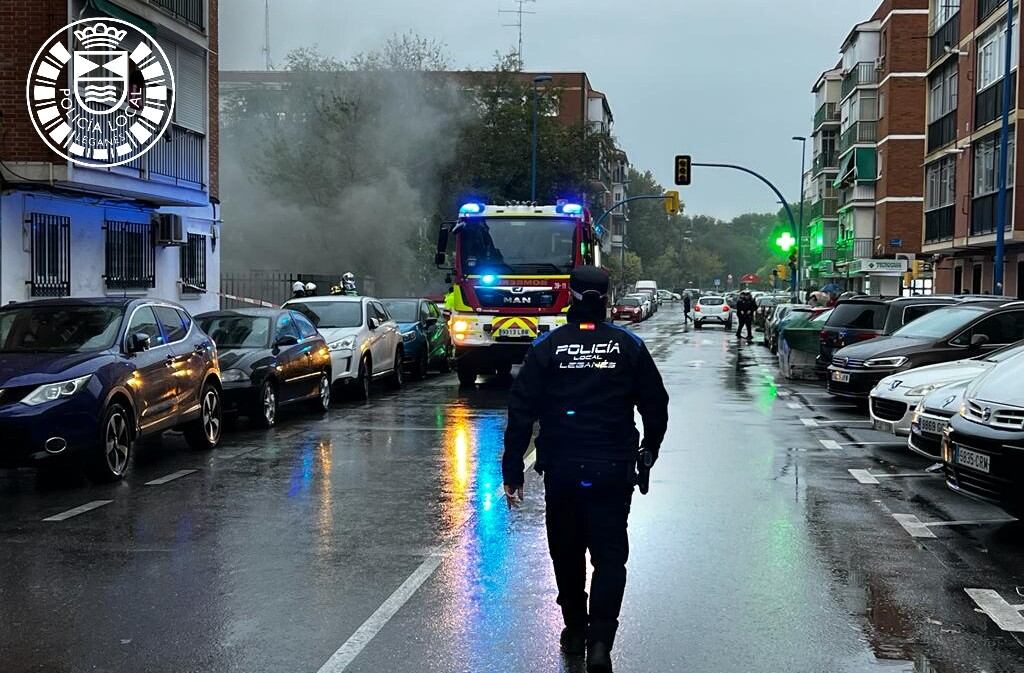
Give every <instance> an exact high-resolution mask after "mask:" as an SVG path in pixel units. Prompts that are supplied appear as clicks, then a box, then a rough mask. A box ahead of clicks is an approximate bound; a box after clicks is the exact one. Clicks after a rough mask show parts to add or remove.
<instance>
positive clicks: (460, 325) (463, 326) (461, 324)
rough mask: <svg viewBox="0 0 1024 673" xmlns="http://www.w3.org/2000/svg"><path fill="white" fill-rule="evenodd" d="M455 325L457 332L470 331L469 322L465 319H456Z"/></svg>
mask: <svg viewBox="0 0 1024 673" xmlns="http://www.w3.org/2000/svg"><path fill="white" fill-rule="evenodd" d="M454 327H455V331H456V332H468V331H469V323H468V322H466V321H465V320H456V321H455V325H454Z"/></svg>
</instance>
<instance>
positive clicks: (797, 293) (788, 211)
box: [693, 161, 802, 302]
mask: <svg viewBox="0 0 1024 673" xmlns="http://www.w3.org/2000/svg"><path fill="white" fill-rule="evenodd" d="M693 165H694V166H702V167H704V168H729V169H732V170H734V171H741V172H743V173H746V174H747V175H753V176H754V177H755V178H757V179H758V180H760V181H761V182H763V183H764V184H766V185H768V187H769V188H770V189H771V190H772V191H773V192H775V196H777V197H779V201H780V202H781V203H782V207H783V208H785V209H786V215H788V216H789V224H790V226H792V227H793V233H795V234H796V235H797V239H796V244H797V255H798V256H799V255H800V253H801V250H800V236H801V233H802V232H801V231H800V227H798V226H797V223H796V218H795V217H793V209H792V208H790V207H789V201H787V200H786V197H784V196H783V195H782V192H780V191H779V189H778V187H776V186H775V185H773V184H772V183H771V181H770V180H769V179H768V178H766V177H764V176H763V175H761V174H760V173H758V172H757V171H752V170H750V169H749V168H746V167H744V166H737V165H735V164H709V163H698V162H696V161H695V162H693ZM799 277H800V268H799V263H798V265H797V270H796V273H795V274H793V289H792V293H793V301H795V302H796V301H799V300H800V290H799V285H798V282H799V280H798V279H799Z"/></svg>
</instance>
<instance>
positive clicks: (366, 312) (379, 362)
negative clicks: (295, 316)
mask: <svg viewBox="0 0 1024 673" xmlns="http://www.w3.org/2000/svg"><path fill="white" fill-rule="evenodd" d="M285 307H286V308H290V309H293V310H296V311H298V312H300V313H302V314H303V315H305V316H306V317H307V318H309V319H310V321H311V322H312V323H313V324H314V325H316V328H317V329H318V330H319V331H320V334H321V335H323V337H324V340H325V341H326V342H327V347H328V348H329V349H330V351H331V371H332V376H333V378H334V380H333V381H332V383H335V384H339V383H345V384H352V385H354V386H355V394H356V396H357V397H358V398H359V399H363V400H365V399H367V398H368V397H369V396H370V381H371V380H373V379H375V378H380V377H388V379H389V381H390V383H391V385H392V386H393V387H395V388H400V387H401V386H402V383H403V382H404V380H403V374H402V355H403V352H402V333H401V331H400V330H399V328H398V323H396V322H395V321H394V320H393V319H392V317H391V315H390V314H389V313H388V310H387V308H385V306H384V304H382V303H381V302H380V301H379V300H377V299H373V298H372V297H349V296H326V297H306V298H304V299H292V300H291V301H289V302H287V303H285Z"/></svg>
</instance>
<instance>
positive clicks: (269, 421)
mask: <svg viewBox="0 0 1024 673" xmlns="http://www.w3.org/2000/svg"><path fill="white" fill-rule="evenodd" d="M277 409H278V403H277V388H276V387H274V382H273V381H271V380H270V379H267V380H266V381H264V382H263V385H262V386H260V393H259V396H258V397H257V398H256V407H255V408H254V409H253V411H252V418H253V420H254V421H256V422H257V423H258V424H259V425H260V427H263V428H272V427H274V425H276V424H277Z"/></svg>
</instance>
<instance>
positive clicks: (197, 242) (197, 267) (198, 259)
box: [181, 234, 206, 294]
mask: <svg viewBox="0 0 1024 673" xmlns="http://www.w3.org/2000/svg"><path fill="white" fill-rule="evenodd" d="M181 291H182V292H184V293H196V294H198V293H201V292H206V236H203V235H202V234H189V235H188V242H187V243H186V244H185V245H184V246H182V248H181Z"/></svg>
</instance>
